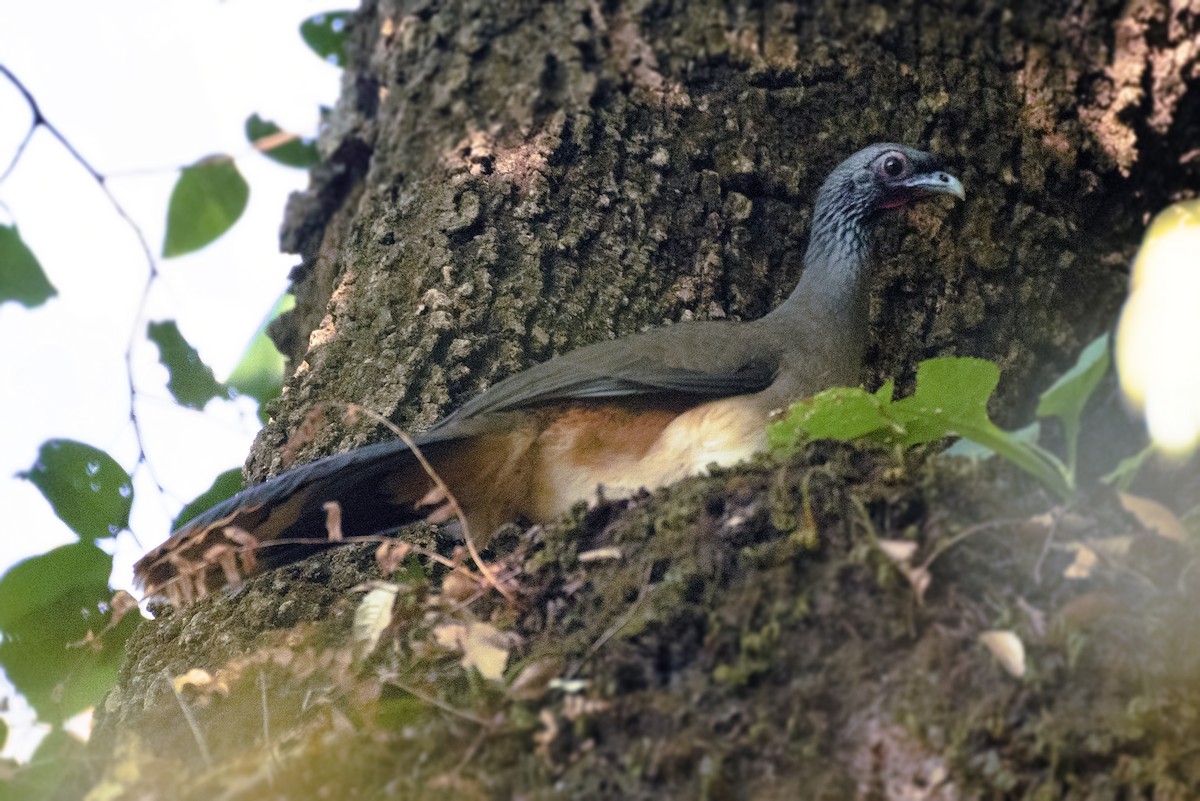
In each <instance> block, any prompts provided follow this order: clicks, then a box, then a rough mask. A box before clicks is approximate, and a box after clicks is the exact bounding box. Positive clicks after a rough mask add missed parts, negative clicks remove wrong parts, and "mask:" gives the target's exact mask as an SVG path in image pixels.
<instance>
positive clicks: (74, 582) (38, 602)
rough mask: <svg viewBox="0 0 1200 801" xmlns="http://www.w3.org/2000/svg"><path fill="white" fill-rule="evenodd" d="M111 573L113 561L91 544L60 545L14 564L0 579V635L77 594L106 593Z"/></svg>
mask: <svg viewBox="0 0 1200 801" xmlns="http://www.w3.org/2000/svg"><path fill="white" fill-rule="evenodd" d="M111 573H112V557H111V556H109V555H108V554H106V553H105V552H104V551H102V550H100V549H99V548H97V547H96V546H95V545H93V544H92V543H90V542H76V543H72V544H71V545H62V546H59V547H58V548H54V549H53V550H50V551H47V552H46V553H44V554H40V555H38V556H33V557H30V558H29V559H25V560H24V561H21V562H17V563H16V564H15V565H13V566H12V567H11V568H9V569H8V571H7V572H6V573H4V575H3V576H0V631H4V632H12V631H13V630H14V629H15V628H17V627H18V626H19V625H20V622H21V621H22V620H23V619H24V618H26V617H29V616H30V615H33V614H34V613H36V612H37V611H38V610H41V609H45V608H46V607H49V606H53V605H54V604H55V603H56V602H57V601H58V600H60V599H61V598H64V597H69V596H72V595H74V594H76V593H78V592H80V591H88V592H90V591H92V590H96V589H102V590H104V591H105V592H107V590H108V577H109V575H110V574H111ZM111 594H112V593H109V594H108V595H104V596H103V598H102V600H107V599H108V598H109V597H110V596H111ZM98 597H100V596H98Z"/></svg>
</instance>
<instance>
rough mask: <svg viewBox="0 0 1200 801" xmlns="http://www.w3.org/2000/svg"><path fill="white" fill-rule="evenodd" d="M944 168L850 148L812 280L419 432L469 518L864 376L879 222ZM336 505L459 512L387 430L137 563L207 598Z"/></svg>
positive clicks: (281, 479)
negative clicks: (772, 303)
mask: <svg viewBox="0 0 1200 801" xmlns="http://www.w3.org/2000/svg"><path fill="white" fill-rule="evenodd" d="M939 167H940V162H939V160H938V159H937V158H936V157H935V156H933V155H930V154H928V153H923V152H921V151H918V150H912V149H910V148H907V147H903V146H901V145H896V144H876V145H871V146H870V147H868V148H866V149H864V150H860V151H859V152H858V153H855V154H854V155H853V156H851V157H850V158H848V159H846V160H845V161H844V162H842V164H841V165H839V166H838V167H837V169H835V170H834V171H833V173H832V174H830V176H829V177H828V178H827V179H826V180H825V183H824V184H823V185H822V186H821V189H820V192H819V193H818V195H817V202H816V208H815V209H814V212H813V224H812V232H811V235H810V238H809V245H808V251H807V253H806V254H805V259H804V272H803V275H802V276H801V277H800V282H799V284H798V285H797V286H796V288H795V290H794V291H793V292H792V294H791V295H790V296H789V297H788V298H787V300H785V301H784V302H783V304H781V305H780V306H779V307H778V308H776V309H775V310H774V311H772V312H771V313H770V314H768V315H766V316H765V317H763V318H761V319H758V320H754V321H752V322H692V323H682V324H678V325H673V326H669V327H666V328H659V329H656V330H652V331H647V332H645V333H641V334H637V335H634V336H628V337H622V338H620V339H616V340H612V341H608V342H599V343H597V344H594V345H590V346H587V347H583V348H579V349H578V350H574V351H571V352H569V353H566V354H563V355H561V356H557V357H555V358H553V359H551V360H550V361H548V362H545V363H542V364H539V365H536V366H534V367H532V368H530V369H528V370H525V371H524V372H521V373H518V374H516V375H514V376H511V377H509V378H507V379H505V380H503V381H501V382H499V383H497V384H495V385H494V386H492V387H491V388H489V389H488V390H487V391H485V392H484V393H483V394H481V395H479V396H478V397H476V398H474V399H473V400H471V401H469V402H468V403H466V404H465V405H463V406H462V407H460V408H459V409H458V410H456V411H455V412H453V413H452V414H450V415H449V416H447V417H445V418H444V419H443V420H441V422H439V423H437V424H436V425H434V426H433V427H432V428H430V429H429V430H428V431H426V432H425V433H424V434H421V435H420V436H418V437H417V438H416V443H417V445H418V447H419V448H420V449H421V451H422V452H423V453H424V455H425V456H426V457H427V458H428V460H429V461H430V462H431V463H432V465H433V467H434V469H435V470H436V471H437V473H438V474H439V475H440V476H441V477H442V478H443V479H444V481H445V483H446V485H447V486H448V487H449V488H450V490H451V492H452V493H453V494H454V495H455V497H456V498H457V500H458V502H459V506H460V508H461V510H462V512H463V514H464V515H465V518H466V521H467V524H468V526H469V528H470V529H471V530H472V531H474V532H476V533H482V534H487V533H490V532H491V531H492V530H494V529H495V528H496V527H497V526H499V525H501V524H503V523H506V522H515V521H528V522H536V521H548V520H552V519H554V518H556V517H557V516H559V515H561V514H562V513H563V512H565V511H566V510H568V509H569V508H570V507H571V506H572V505H573V504H574V503H576V502H577V501H580V500H583V499H585V498H587V497H588V496H589V495H591V494H592V493H594V492H596V490H597V488H600V487H602V488H603V491H604V494H605V496H606V497H610V498H612V497H621V496H627V495H629V494H630V493H633V492H636V491H637V490H639V489H640V488H643V487H644V488H647V489H654V488H656V487H661V486H664V485H666V484H670V483H671V482H673V481H676V480H678V479H681V478H683V477H685V476H690V475H694V474H696V473H699V472H701V471H703V470H704V469H705V468H706V467H707V466H708V465H711V464H714V463H715V464H719V465H729V464H733V463H735V462H738V461H741V460H743V459H746V458H747V457H749V456H750V455H751V454H753V453H755V452H756V451H758V450H761V449H762V448H763V446H764V444H765V434H766V428H767V423H768V421H769V416H770V414H771V412H772V411H773V410H777V409H783V408H786V407H787V405H788V404H789V403H792V402H794V401H796V400H798V399H800V398H802V397H804V396H806V395H811V394H813V393H815V392H818V391H820V390H822V389H826V388H828V387H831V386H837V385H857V384H858V383H859V381H860V373H861V369H862V359H863V349H864V346H865V339H866V333H867V311H868V310H867V302H868V294H869V285H868V280H867V277H868V272H869V270H868V267H869V262H870V253H871V244H872V236H871V234H872V227H873V224H874V222H875V221H876V219H877V218H878V217H879V214H880V212H882V211H884V210H886V209H893V208H897V207H901V206H905V205H907V204H909V203H912V202H914V201H917V200H920V199H922V198H926V197H930V196H934V195H954V196H956V197H958V198H960V199H961V198H963V197H964V192H963V187H962V184H961V183H959V181H958V179H956V178H955V177H954V176H952V175H949V174H947V173H945V172H942V171H941V170H940V168H939ZM329 502H336V504H337V507H338V511H339V513H340V528H341V531H342V532H343V533H344V535H345V536H356V535H371V534H379V533H384V532H391V531H393V530H395V529H396V528H397V527H399V526H401V525H404V524H405V523H411V522H415V521H418V520H421V519H423V518H424V519H426V520H429V521H430V522H442V521H445V520H448V519H450V518H451V517H452V514H453V512H452V510H451V509H450V505H449V503H448V502H447V499H446V497H445V496H444V495H443V494H442V493H441V492H439V491H438V490H437V488H436V486H435V485H434V484H433V482H432V481H431V479H430V478H429V476H428V475H427V474H426V472H425V471H424V470H423V469H422V468H421V466H420V465H419V464H418V462H417V460H416V459H415V458H414V454H413V453H412V452H411V451H410V449H409V448H408V446H406V445H405V444H404V443H403V442H400V441H389V442H381V443H378V444H375V445H369V446H367V447H363V448H357V449H355V450H352V451H348V452H346V453H340V454H337V455H334V456H329V457H326V458H324V459H319V460H317V461H315V462H312V463H310V464H306V465H303V466H301V467H297V468H295V469H293V470H289V471H288V472H286V473H283V474H281V475H279V476H276V477H275V478H272V479H271V480H269V481H267V482H265V483H263V484H259V485H258V486H255V487H251V488H249V489H247V490H245V491H243V492H241V493H239V494H238V495H236V496H235V497H233V498H230V499H229V500H227V501H225V502H223V503H220V504H218V505H217V506H214V507H213V508H211V509H209V510H208V511H206V512H204V513H203V514H201V515H200V516H199V517H197V518H195V519H194V520H192V521H191V522H189V523H187V524H186V525H184V526H183V527H182V528H180V529H179V530H178V531H176V532H175V533H174V534H172V535H171V537H170V539H168V540H167V541H166V542H164V543H163V544H162V545H160V546H158V547H157V548H155V549H154V550H153V551H151V552H150V553H148V554H147V555H146V556H145V557H143V558H142V559H141V561H139V562H138V563H137V566H136V568H135V576H136V578H137V580H138V581H139V582H140V583H141V585H142V586H143V587H144V588H145V590H146V592H147V593H148V594H155V593H158V594H163V595H166V596H167V597H169V598H172V599H173V600H176V601H180V600H190V599H192V598H196V597H200V596H203V595H204V594H205V593H206V592H208V591H209V590H211V589H213V588H215V587H218V586H221V585H223V584H225V583H227V582H229V581H230V580H235V579H237V578H238V577H239V576H240V575H241V574H242V573H243V572H247V570H248V569H250V568H251V567H255V568H261V567H263V566H274V565H278V564H282V563H284V562H286V561H291V560H294V559H296V558H298V557H299V556H302V555H304V554H305V553H308V552H311V550H312V548H307V549H303V548H302V549H297V548H295V547H290V546H289V547H284V546H281V547H279V548H265V547H262V544H263V543H267V542H268V541H271V540H280V539H287V540H289V541H291V540H305V541H312V543H313V545H314V546H316V545H317V544H318V543H321V542H326V543H327V542H328V533H327V514H328V509H327V506H326V504H328V503H329ZM248 551H257V559H255V558H253V557H254V554H253V553H251V554H250V557H249V558H247V556H246V554H247V552H248ZM235 555H236V561H235Z"/></svg>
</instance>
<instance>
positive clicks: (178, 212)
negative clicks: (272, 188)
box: [162, 156, 250, 259]
mask: <svg viewBox="0 0 1200 801" xmlns="http://www.w3.org/2000/svg"><path fill="white" fill-rule="evenodd" d="M249 200H250V185H249V184H247V183H246V179H245V178H243V177H242V174H241V173H240V172H238V169H237V165H236V164H235V163H234V162H233V160H232V159H230V158H229V157H228V156H210V157H209V158H206V159H202V160H200V161H198V162H196V163H195V164H193V165H192V166H190V167H185V168H184V169H183V172H182V173H180V175H179V180H178V181H177V182H176V183H175V188H174V189H173V190H172V191H171V200H170V202H169V203H168V205H167V234H166V237H165V239H164V240H163V247H162V255H163V258H168V259H169V258H173V257H175V256H182V255H184V254H185V253H191V252H192V251H194V250H199V249H200V248H202V247H204V246H205V245H208V244H210V243H211V242H212V241H213V240H215V239H216V238H217V237H219V236H220V235H221V234H223V233H225V232H226V231H228V230H229V229H230V228H232V227H233V224H234V223H235V222H237V220H238V217H241V216H242V212H243V211H245V210H246V203H247V202H248V201H249Z"/></svg>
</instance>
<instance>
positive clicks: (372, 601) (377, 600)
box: [352, 582, 400, 657]
mask: <svg viewBox="0 0 1200 801" xmlns="http://www.w3.org/2000/svg"><path fill="white" fill-rule="evenodd" d="M368 586H370V591H369V592H367V594H366V595H365V596H363V599H362V601H360V602H359V604H358V608H357V609H355V610H354V629H353V635H352V636H353V639H354V643H355V645H356V646H357V647H358V649H359V653H360V654H361V655H362V656H363V657H365V656H368V655H369V654H371V653H372V652H373V651H374V650H375V646H377V645H379V638H380V637H382V636H383V632H384V631H385V630H386V629H387V627H388V626H390V625H391V623H392V607H393V606H395V604H396V593H398V592H399V591H400V585H399V584H386V583H384V582H372V583H371V585H368Z"/></svg>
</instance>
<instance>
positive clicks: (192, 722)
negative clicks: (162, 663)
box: [162, 668, 212, 768]
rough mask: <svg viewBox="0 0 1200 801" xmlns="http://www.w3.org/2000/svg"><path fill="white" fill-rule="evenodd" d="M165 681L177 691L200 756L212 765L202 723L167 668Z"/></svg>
mask: <svg viewBox="0 0 1200 801" xmlns="http://www.w3.org/2000/svg"><path fill="white" fill-rule="evenodd" d="M162 677H163V681H165V682H166V683H167V686H168V687H170V688H171V692H173V693H175V700H176V701H178V702H179V708H180V709H181V710H183V719H184V720H186V721H187V725H188V728H189V729H191V730H192V737H194V738H195V740H196V745H198V746H199V747H200V756H201V757H202V758H203V759H204V764H205V765H207V766H209V767H210V768H211V767H212V755H211V754H209V752H208V743H206V742H205V741H204V733H203V732H201V731H200V724H199V723H198V722H197V721H196V715H195V714H194V713H193V712H192V708H191V707H190V706H188V704H187V701H185V700H184V698H183V693H181V692H179V688H178V687H176V686H175V682H174V681H172V680H171V674H169V673H167V671H166V668H164V669H163V671H162Z"/></svg>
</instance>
